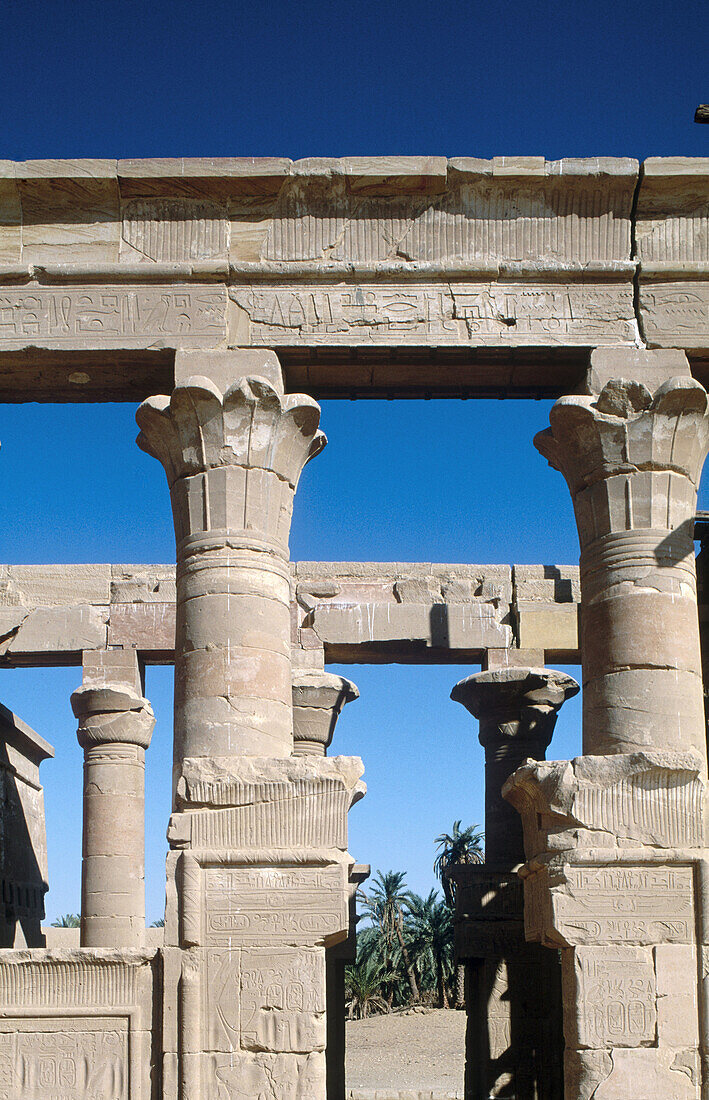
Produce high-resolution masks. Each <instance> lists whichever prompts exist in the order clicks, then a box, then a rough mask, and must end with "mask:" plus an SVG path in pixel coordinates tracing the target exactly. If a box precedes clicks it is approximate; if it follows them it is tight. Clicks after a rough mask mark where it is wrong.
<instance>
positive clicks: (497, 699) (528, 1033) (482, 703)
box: [451, 667, 579, 1100]
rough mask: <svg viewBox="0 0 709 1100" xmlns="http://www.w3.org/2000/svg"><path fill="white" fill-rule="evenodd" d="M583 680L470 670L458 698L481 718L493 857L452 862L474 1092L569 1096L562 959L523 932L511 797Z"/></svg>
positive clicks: (469, 1083)
mask: <svg viewBox="0 0 709 1100" xmlns="http://www.w3.org/2000/svg"><path fill="white" fill-rule="evenodd" d="M578 690H579V686H578V684H577V683H576V681H575V680H574V679H572V677H571V676H567V675H565V674H564V673H562V672H555V671H553V670H551V669H545V668H525V667H508V668H500V669H496V670H494V671H489V672H479V673H476V674H475V675H473V676H468V677H467V678H466V679H465V680H461V681H460V683H458V684H456V686H455V687H454V688H453V691H452V692H451V698H452V699H453V700H454V701H455V702H457V703H462V705H463V706H464V707H465V708H466V709H467V710H468V711H470V713H471V714H472V715H473V716H474V717H475V718H477V719H478V721H479V723H480V734H479V736H480V742H481V744H482V746H483V748H484V749H485V863H484V865H482V866H480V865H478V866H475V865H465V866H460V867H457V868H455V869H454V870H453V874H452V876H451V877H452V878H453V881H454V883H455V898H456V915H455V939H456V955H457V957H458V959H459V960H460V961H461V962H463V963H465V966H466V971H467V975H466V976H467V989H468V995H467V1002H468V1027H467V1035H466V1070H465V1080H466V1084H465V1094H466V1097H468V1098H469V1100H479V1098H480V1097H483V1096H506V1097H511V1098H514V1100H561V1097H562V1095H563V1086H562V1080H563V1073H562V1052H563V1035H562V1018H561V975H560V970H559V963H558V959H557V957H556V956H555V955H553V954H552V953H551V952H550V951H545V950H544V949H543V948H541V947H539V946H538V945H537V944H527V943H525V939H524V905H523V898H522V883H521V880H520V879H519V878H518V876H517V874H516V873H515V868H516V867H517V866H518V865H519V864H520V863H522V862H523V860H524V841H523V836H522V824H521V821H520V819H519V817H518V815H517V813H516V811H515V810H514V808H513V807H512V806H511V805H510V804H509V803H508V802H506V801H505V800H504V799H503V797H502V793H501V792H502V786H503V784H504V782H505V780H506V779H507V778H508V777H509V775H510V774H511V773H512V772H514V771H515V769H516V768H517V767H519V765H520V764H522V763H523V762H524V761H525V760H526V759H527V758H529V757H532V758H533V759H535V760H543V759H544V754H545V751H546V748H547V746H548V744H549V742H550V740H551V736H552V733H553V730H554V726H555V724H556V719H557V715H558V712H559V708H560V707H561V705H562V703H563V702H564V700H565V699H568V698H571V697H572V696H573V695H576V694H577V692H578Z"/></svg>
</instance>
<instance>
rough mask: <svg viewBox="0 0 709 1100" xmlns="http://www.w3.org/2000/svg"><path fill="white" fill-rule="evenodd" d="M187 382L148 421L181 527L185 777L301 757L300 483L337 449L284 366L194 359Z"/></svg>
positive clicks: (147, 433)
mask: <svg viewBox="0 0 709 1100" xmlns="http://www.w3.org/2000/svg"><path fill="white" fill-rule="evenodd" d="M227 368H228V369H227ZM176 371H177V374H178V378H183V377H185V376H187V375H189V372H190V371H194V374H193V375H192V376H188V377H185V380H184V381H182V380H179V381H178V383H177V385H176V386H175V389H174V390H173V392H172V395H171V396H170V397H166V396H161V397H151V398H149V399H148V400H147V401H144V402H143V404H142V405H141V406H140V408H139V409H138V412H137V414H136V419H137V421H138V425H139V426H140V429H141V432H140V435H139V436H138V445H139V446H140V447H142V448H143V450H145V451H147V453H148V454H150V455H153V457H155V458H157V459H158V460H159V461H160V462H161V463H162V464H163V466H164V467H165V473H166V474H167V480H168V485H169V487H170V496H171V500H172V512H173V519H174V523H175V539H176V543H177V626H176V636H175V747H174V760H175V769H176V776H177V775H179V770H180V766H181V763H182V761H183V760H184V759H186V758H199V757H202V758H206V759H210V760H219V759H224V758H229V757H231V758H233V757H236V756H262V757H263V756H270V757H286V756H290V755H291V752H292V750H293V714H292V702H291V656H290V569H289V560H288V537H289V533H290V524H291V515H292V511H293V497H294V495H295V490H296V486H297V484H298V479H299V477H300V474H301V471H302V469H303V467H304V466H305V464H306V462H308V461H309V460H310V459H311V458H313V457H314V456H315V455H316V454H318V453H319V452H320V451H321V450H322V448H323V447H324V446H325V442H326V440H325V436H324V435H323V433H322V432H320V431H318V423H319V420H320V408H319V406H318V405H317V403H316V402H315V401H313V400H312V398H310V397H307V396H305V395H304V394H288V395H286V394H285V393H284V389H283V378H282V374H281V369H280V365H279V363H278V359H277V358H276V356H275V354H274V353H273V352H269V351H254V350H244V351H234V352H230V353H228V354H226V359H225V355H221V354H218V355H217V356H216V358H215V356H214V354H212V355H210V353H207V352H205V353H188V352H183V353H178V363H177V366H176ZM210 373H211V374H212V375H213V376H214V377H216V378H217V379H218V384H217V382H215V381H212V380H211V379H210V378H209V377H205V375H206V374H210Z"/></svg>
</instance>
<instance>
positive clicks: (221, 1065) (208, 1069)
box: [200, 1051, 325, 1100]
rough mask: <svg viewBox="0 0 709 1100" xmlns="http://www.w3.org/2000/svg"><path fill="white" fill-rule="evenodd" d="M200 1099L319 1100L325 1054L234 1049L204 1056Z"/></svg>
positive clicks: (323, 1079) (322, 1093) (323, 1077)
mask: <svg viewBox="0 0 709 1100" xmlns="http://www.w3.org/2000/svg"><path fill="white" fill-rule="evenodd" d="M200 1095H201V1097H202V1100H257V1098H258V1100H276V1098H277V1100H319V1098H320V1097H322V1096H324V1095H325V1055H324V1054H322V1053H320V1052H314V1053H311V1054H252V1053H247V1052H242V1053H239V1052H238V1051H234V1052H233V1053H231V1054H211V1055H208V1056H206V1057H205V1058H204V1072H203V1075H202V1092H201V1093H200Z"/></svg>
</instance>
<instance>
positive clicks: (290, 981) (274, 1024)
mask: <svg viewBox="0 0 709 1100" xmlns="http://www.w3.org/2000/svg"><path fill="white" fill-rule="evenodd" d="M241 1046H242V1049H244V1050H272V1051H277V1052H280V1051H284V1052H285V1051H292V1052H295V1053H303V1054H307V1053H308V1052H309V1051H311V1050H324V1049H325V953H324V951H323V950H322V949H318V948H303V949H302V950H297V949H294V948H283V949H281V950H274V949H270V950H269V949H266V950H259V949H258V948H257V949H249V950H244V951H242V960H241Z"/></svg>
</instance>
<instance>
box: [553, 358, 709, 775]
mask: <svg viewBox="0 0 709 1100" xmlns="http://www.w3.org/2000/svg"><path fill="white" fill-rule="evenodd" d="M645 356H646V357H648V356H649V357H651V358H650V363H651V365H652V368H653V372H654V377H653V378H652V382H654V381H656V380H657V377H658V374H657V371H658V370H659V366H660V365H661V364H662V363H663V361H664V360H665V359H667V358H668V353H665V352H655V353H652V352H646V353H645ZM608 359H609V356H604V357H602V358H601V360H600V361H601V362H602V363H603V365H604V367H605V370H604V373H602V374H601V373H600V372H599V371H596V372H595V374H594V375H592V380H596V384H597V385H598V386H599V387H600V392H599V393H597V394H596V395H591V396H587V397H582V396H571V397H562V398H561V399H560V400H559V401H557V403H556V404H555V405H554V407H553V409H552V412H551V427H550V428H548V429H547V430H546V431H544V432H540V433H539V434H538V435H537V436H536V438H535V440H534V442H535V445H536V447H537V448H538V450H539V451H541V453H542V454H543V455H544V456H545V457H546V458H547V459H548V460H549V462H550V464H551V465H552V466H553V467H554V468H555V469H557V470H560V471H561V473H563V475H564V477H565V478H566V481H567V483H568V485H569V489H570V491H571V496H572V499H573V504H574V512H575V516H576V525H577V528H578V534H579V542H580V545H581V558H580V567H581V606H582V613H581V653H582V662H583V687H584V694H583V704H584V720H583V737H584V753H586V754H587V755H589V754H590V755H593V754H604V755H606V754H611V753H625V752H633V751H635V750H636V749H640V750H642V749H648V748H672V749H678V750H686V749H696V750H697V751H698V752H699V753H700V754H701V755H702V757H705V756H706V747H705V737H704V721H703V698H702V675H701V657H700V650H699V628H698V622H697V596H696V578H695V565H694V543H693V530H694V513H695V509H696V500H697V487H698V485H699V477H700V475H701V471H702V466H703V464H704V458H705V456H706V453H707V448H708V447H709V418H708V417H707V395H706V392H705V390H704V389H703V388H702V387H701V386H700V385H699V383H698V382H695V381H694V379H693V378H692V377H691V376H690V375H689V371H688V367H687V363H686V359H685V357H684V356H683V355H681V356H680V357H679V362H678V361H677V353H674V352H672V353H669V361H668V362H667V370H668V371H670V370H671V371H677V372H678V376H677V377H666V379H665V381H664V382H662V384H661V385H658V386H657V388H656V389H655V391H654V394H653V393H651V392H650V390H649V389H648V388H647V386H645V385H644V384H643V383H642V382H641V381H637V380H635V379H634V378H632V376H627V375H626V376H624V377H617V378H607V375H608V374H609V373H612V371H613V370H614V369H617V370H619V371H620V370H622V369H623V365H624V363H623V356H622V355H621V354H620V353H619V352H616V353H615V355H614V357H613V359H612V360H611V362H610V363H608V362H607V360H608ZM633 366H634V364H632V363H631V364H629V365H628V369H631V368H632V367H633ZM680 372H682V373H680ZM606 378H607V380H606ZM648 381H650V378H648ZM652 382H651V384H652Z"/></svg>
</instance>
